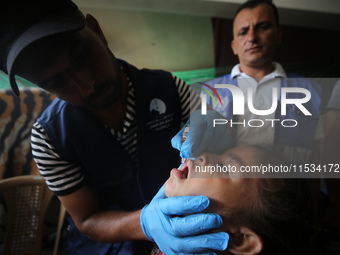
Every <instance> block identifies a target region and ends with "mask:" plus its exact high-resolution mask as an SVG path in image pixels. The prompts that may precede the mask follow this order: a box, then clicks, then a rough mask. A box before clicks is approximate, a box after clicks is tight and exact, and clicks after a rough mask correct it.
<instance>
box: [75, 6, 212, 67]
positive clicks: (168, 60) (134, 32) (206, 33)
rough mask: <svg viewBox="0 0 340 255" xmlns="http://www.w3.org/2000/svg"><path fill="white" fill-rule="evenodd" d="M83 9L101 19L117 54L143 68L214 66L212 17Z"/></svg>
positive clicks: (111, 47) (102, 25) (106, 34)
mask: <svg viewBox="0 0 340 255" xmlns="http://www.w3.org/2000/svg"><path fill="white" fill-rule="evenodd" d="M80 9H81V10H82V12H83V13H84V14H86V13H90V14H92V15H93V16H94V17H95V18H96V19H97V20H98V21H99V23H100V24H101V27H102V30H103V32H104V34H105V36H106V39H107V40H108V42H109V47H110V49H111V50H112V52H113V54H114V55H115V56H116V57H118V58H122V59H124V60H126V61H128V62H130V63H131V64H133V65H135V66H137V67H139V68H142V67H146V68H153V69H154V68H157V69H165V70H168V71H182V70H193V69H201V68H209V67H213V65H214V63H213V61H214V56H213V36H212V25H211V21H210V18H209V17H202V16H193V15H181V14H167V13H158V12H147V11H135V10H116V9H102V8H86V7H81V6H80Z"/></svg>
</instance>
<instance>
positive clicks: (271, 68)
mask: <svg viewBox="0 0 340 255" xmlns="http://www.w3.org/2000/svg"><path fill="white" fill-rule="evenodd" d="M233 36H234V38H233V41H232V42H231V47H232V50H233V52H234V54H235V55H237V56H238V58H239V61H240V63H239V64H237V65H236V66H234V68H233V69H232V72H231V74H228V75H225V76H223V77H220V78H217V79H214V80H212V81H209V82H207V83H208V84H210V86H212V87H214V86H215V84H231V85H235V86H237V87H238V88H239V89H240V90H241V91H242V93H243V99H244V113H243V114H241V115H237V116H236V115H235V114H234V110H235V109H233V107H235V106H234V105H232V103H233V101H237V99H236V98H235V96H234V95H232V94H231V93H230V91H229V90H228V89H225V88H222V89H217V92H218V94H219V96H220V97H221V98H222V100H221V101H222V104H215V105H214V103H213V102H212V98H209V96H207V103H208V104H210V105H211V106H212V107H213V108H214V109H216V110H217V111H218V112H219V113H220V114H222V115H223V116H225V117H226V118H227V119H229V124H231V126H232V127H234V128H235V129H236V132H237V136H236V146H242V145H261V146H266V147H273V146H275V147H278V148H279V149H280V151H281V152H282V153H283V154H284V155H285V156H286V157H287V158H289V159H290V160H291V161H292V162H298V163H302V162H307V161H308V160H309V157H310V154H311V150H312V147H313V139H314V134H315V130H316V123H317V119H318V118H319V105H320V95H319V93H320V87H319V86H317V85H315V84H311V83H310V82H309V81H307V80H306V79H304V78H302V77H299V76H297V75H293V74H287V73H286V72H285V71H284V69H283V68H282V66H281V65H280V64H279V63H276V62H274V61H273V55H274V51H275V48H276V45H277V44H279V43H280V42H281V38H282V30H281V28H280V27H279V18H278V11H277V8H276V6H275V5H274V4H273V3H272V2H271V1H268V0H256V1H254V0H252V1H247V2H245V3H244V4H242V5H241V6H240V7H239V8H238V10H237V12H236V15H235V18H234V23H233ZM282 88H286V89H291V88H303V89H306V91H307V90H308V91H309V92H310V94H311V99H310V100H309V102H307V103H306V104H303V106H304V107H306V109H308V111H309V112H310V113H311V115H312V116H305V114H303V112H302V111H301V109H299V107H296V106H297V105H296V106H295V105H294V104H287V105H286V104H285V105H283V104H281V101H282V95H281V94H282V93H281V89H282ZM249 93H252V96H250V97H249V95H248V94H249ZM290 94H294V93H288V95H287V98H290ZM304 96H305V95H303V93H295V95H293V96H292V98H303V97H304ZM298 100H299V99H298ZM276 103H277V105H276ZM250 106H252V108H250ZM281 106H282V107H286V106H287V109H286V110H287V115H286V116H283V114H282V113H281V112H280V108H281ZM275 107H276V108H275ZM252 109H256V110H259V111H263V110H268V109H273V110H272V111H270V113H268V114H264V115H261V114H259V113H257V112H258V111H254V110H252ZM275 109H276V110H275ZM233 121H234V122H233ZM289 121H290V122H293V123H289V124H288V122H289ZM232 124H234V125H232Z"/></svg>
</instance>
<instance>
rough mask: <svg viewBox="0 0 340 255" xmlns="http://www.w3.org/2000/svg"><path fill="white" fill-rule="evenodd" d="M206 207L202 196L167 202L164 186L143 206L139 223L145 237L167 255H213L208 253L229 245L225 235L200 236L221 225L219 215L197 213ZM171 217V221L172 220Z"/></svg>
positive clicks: (178, 198) (174, 199)
mask: <svg viewBox="0 0 340 255" xmlns="http://www.w3.org/2000/svg"><path fill="white" fill-rule="evenodd" d="M208 205H209V199H208V198H207V197H205V196H183V197H171V198H167V197H166V195H165V192H164V185H163V187H162V188H161V189H160V190H159V191H158V193H157V194H156V196H155V197H154V198H153V199H152V201H151V202H150V204H148V205H146V206H145V207H144V208H143V209H142V212H141V215H140V223H141V227H142V229H143V232H144V234H145V236H146V237H147V238H148V239H149V240H150V241H154V242H156V244H157V245H158V247H159V249H160V250H161V251H162V252H163V253H164V254H166V255H172V254H189V253H202V254H215V253H214V252H212V251H211V250H221V251H223V250H225V249H226V248H227V245H228V240H229V235H228V234H227V233H223V232H220V233H212V234H201V235H198V234H200V233H203V232H205V231H207V230H209V229H214V228H218V227H220V226H221V225H222V219H221V217H220V216H219V215H218V214H212V213H206V214H202V213H201V214H192V215H188V216H185V217H177V216H180V215H185V214H189V213H197V212H200V211H202V210H204V209H205V208H207V207H208ZM172 216H174V217H172Z"/></svg>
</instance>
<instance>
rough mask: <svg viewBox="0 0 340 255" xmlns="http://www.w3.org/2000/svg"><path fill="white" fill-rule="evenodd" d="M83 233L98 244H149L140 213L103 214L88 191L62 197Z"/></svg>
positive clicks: (61, 200) (119, 212) (104, 212)
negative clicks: (129, 241) (143, 242)
mask: <svg viewBox="0 0 340 255" xmlns="http://www.w3.org/2000/svg"><path fill="white" fill-rule="evenodd" d="M58 198H59V200H60V202H61V203H62V204H63V206H64V207H65V208H66V210H67V211H68V213H69V214H70V215H71V217H72V219H73V220H74V222H75V224H76V226H77V228H78V229H79V231H80V232H82V233H84V234H85V235H87V236H88V237H90V238H91V239H93V240H95V241H98V242H112V243H114V242H123V241H127V240H147V238H146V237H145V235H144V233H143V230H142V228H141V226H140V211H141V210H138V211H134V212H124V211H116V210H103V208H101V206H100V204H99V203H98V201H99V199H98V198H97V197H96V196H95V194H94V193H93V192H92V191H91V189H89V188H88V187H86V186H84V187H82V188H81V189H80V190H77V191H76V192H74V193H72V194H70V195H66V196H59V197H58Z"/></svg>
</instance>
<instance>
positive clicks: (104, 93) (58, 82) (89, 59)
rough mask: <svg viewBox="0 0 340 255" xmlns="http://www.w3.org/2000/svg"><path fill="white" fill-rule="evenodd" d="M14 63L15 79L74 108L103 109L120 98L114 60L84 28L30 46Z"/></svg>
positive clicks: (100, 41)
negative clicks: (77, 106) (19, 78)
mask: <svg viewBox="0 0 340 255" xmlns="http://www.w3.org/2000/svg"><path fill="white" fill-rule="evenodd" d="M18 62H19V63H18V66H17V73H18V75H19V76H21V77H23V78H25V79H27V80H29V81H31V82H32V83H34V84H36V85H37V86H39V87H41V88H43V89H44V90H46V91H48V92H50V93H52V94H54V95H55V96H57V97H58V98H60V99H63V100H65V101H67V102H69V103H72V104H75V105H79V106H84V107H88V108H94V109H96V108H99V109H100V108H107V107H109V106H111V105H113V104H114V103H115V102H116V101H117V100H118V99H119V97H120V95H121V87H122V81H121V71H120V68H119V66H118V64H117V61H116V59H115V58H114V56H113V55H112V53H111V52H110V51H109V50H108V48H107V47H106V44H105V43H104V41H103V40H102V38H100V36H98V34H97V33H95V32H94V31H93V30H92V29H90V28H89V27H87V26H86V27H85V28H84V29H83V30H81V31H79V32H76V33H72V34H64V35H58V36H54V37H51V38H45V39H42V40H40V41H38V42H36V43H34V44H32V45H31V46H29V48H28V49H26V50H25V51H24V52H23V53H22V55H21V56H20V57H19V60H18Z"/></svg>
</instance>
